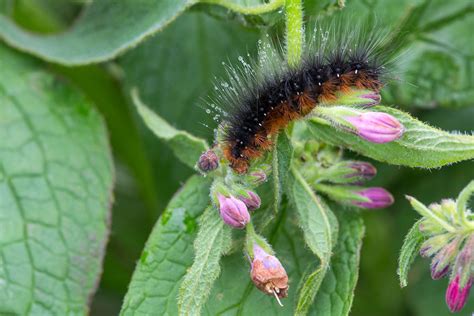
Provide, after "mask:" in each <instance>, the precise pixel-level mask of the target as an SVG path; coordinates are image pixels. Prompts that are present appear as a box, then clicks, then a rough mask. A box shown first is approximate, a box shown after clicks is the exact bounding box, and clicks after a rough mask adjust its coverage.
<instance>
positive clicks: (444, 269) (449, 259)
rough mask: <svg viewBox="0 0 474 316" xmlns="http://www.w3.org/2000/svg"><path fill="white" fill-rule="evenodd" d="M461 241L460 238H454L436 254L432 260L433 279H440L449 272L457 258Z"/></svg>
mask: <svg viewBox="0 0 474 316" xmlns="http://www.w3.org/2000/svg"><path fill="white" fill-rule="evenodd" d="M459 242H460V240H459V238H456V239H454V240H453V241H451V242H450V243H449V244H447V245H445V246H444V247H443V248H442V249H441V250H440V251H439V252H438V253H437V254H436V256H434V258H433V260H432V261H431V277H432V278H433V280H437V279H440V278H442V277H443V276H445V275H446V274H447V273H448V271H449V269H450V267H451V265H452V263H453V261H454V258H456V254H457V251H458V247H459Z"/></svg>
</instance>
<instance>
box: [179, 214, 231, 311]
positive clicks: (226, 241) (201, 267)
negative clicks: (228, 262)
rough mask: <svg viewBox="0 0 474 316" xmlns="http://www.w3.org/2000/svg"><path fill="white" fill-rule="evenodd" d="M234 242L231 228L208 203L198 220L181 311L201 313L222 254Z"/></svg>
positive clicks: (180, 290) (181, 288) (181, 301)
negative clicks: (191, 261)
mask: <svg viewBox="0 0 474 316" xmlns="http://www.w3.org/2000/svg"><path fill="white" fill-rule="evenodd" d="M231 245H232V240H231V228H230V227H229V226H227V225H226V224H225V223H224V221H223V220H222V219H221V217H220V215H219V211H218V210H217V209H216V208H215V207H214V206H212V205H211V206H209V207H208V208H207V209H206V211H205V212H204V214H203V215H202V218H201V219H200V221H199V232H198V234H197V236H196V240H195V241H194V250H195V251H194V252H195V255H194V262H193V265H192V266H191V267H190V268H189V269H188V271H187V273H186V275H185V276H184V278H183V282H182V283H181V287H180V289H179V296H178V311H179V314H180V315H199V314H200V312H201V310H202V307H203V305H204V304H206V301H207V298H208V297H209V293H210V292H211V289H212V286H213V284H214V281H215V280H216V279H217V277H218V276H219V274H220V272H221V267H220V261H221V257H222V256H223V255H224V254H226V253H227V252H228V251H229V250H230V247H231Z"/></svg>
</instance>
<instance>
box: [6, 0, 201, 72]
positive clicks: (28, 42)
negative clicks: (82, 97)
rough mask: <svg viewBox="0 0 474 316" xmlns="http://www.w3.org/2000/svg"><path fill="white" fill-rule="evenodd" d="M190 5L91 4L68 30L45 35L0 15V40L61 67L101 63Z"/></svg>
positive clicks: (133, 0)
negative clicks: (24, 28)
mask: <svg viewBox="0 0 474 316" xmlns="http://www.w3.org/2000/svg"><path fill="white" fill-rule="evenodd" d="M194 2H195V1H194V0H175V1H160V0H139V1H137V0H124V1H115V0H101V1H94V2H92V3H91V4H89V5H88V6H86V7H85V10H84V12H83V13H82V14H81V16H80V17H79V19H78V20H77V21H75V23H74V24H73V25H72V27H71V28H70V29H69V30H67V31H65V32H61V33H57V34H53V35H47V36H44V35H43V36H42V35H37V34H33V33H29V32H27V31H25V30H23V29H21V28H20V27H19V26H18V25H16V24H15V23H14V22H13V21H11V20H10V19H9V18H7V17H6V16H3V15H0V39H3V40H4V41H5V42H6V43H8V44H9V45H11V46H13V47H15V48H17V49H20V50H23V51H25V52H28V53H31V54H33V55H35V56H38V57H40V58H42V59H44V60H47V61H50V62H55V63H59V64H63V65H84V64H90V63H96V62H102V61H105V60H109V59H112V58H114V57H116V56H117V55H119V54H120V53H123V52H124V51H125V50H126V49H129V48H131V47H133V46H135V45H137V44H138V43H139V42H140V41H142V40H143V39H144V38H146V37H147V36H150V35H151V34H153V33H155V32H157V31H159V30H161V29H162V28H163V27H165V26H166V25H168V24H169V23H171V22H172V21H173V20H174V19H175V18H176V17H177V16H178V15H179V14H180V13H182V12H183V11H184V10H186V8H188V7H190V6H191V5H192V4H193V3H194Z"/></svg>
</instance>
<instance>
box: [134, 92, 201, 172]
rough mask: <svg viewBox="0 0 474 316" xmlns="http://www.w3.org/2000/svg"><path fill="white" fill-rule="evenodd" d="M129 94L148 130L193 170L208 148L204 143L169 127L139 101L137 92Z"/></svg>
mask: <svg viewBox="0 0 474 316" xmlns="http://www.w3.org/2000/svg"><path fill="white" fill-rule="evenodd" d="M131 94H132V99H133V103H134V104H135V106H136V107H137V110H138V113H139V114H140V116H141V117H142V119H143V121H145V124H146V125H147V126H148V128H150V129H151V130H152V131H153V132H154V133H155V135H156V136H158V137H159V138H160V139H162V140H164V141H166V143H167V144H168V145H169V146H170V147H171V149H172V150H173V152H174V154H175V155H176V157H177V158H178V159H179V160H181V161H182V162H183V163H185V164H186V165H187V166H189V167H191V168H194V166H195V165H196V162H197V161H198V159H199V156H200V155H201V154H202V153H203V152H204V151H206V150H207V148H208V145H207V143H206V141H205V140H204V139H201V138H197V137H195V136H193V135H191V134H189V133H187V132H185V131H180V130H177V129H176V128H174V127H173V126H171V125H170V124H169V123H168V122H166V121H165V120H164V119H162V118H161V117H159V116H158V115H157V114H156V113H154V112H153V111H151V110H150V109H149V108H148V107H147V106H146V105H144V104H143V103H142V102H141V101H140V98H139V97H138V92H137V90H135V89H134V90H132V92H131Z"/></svg>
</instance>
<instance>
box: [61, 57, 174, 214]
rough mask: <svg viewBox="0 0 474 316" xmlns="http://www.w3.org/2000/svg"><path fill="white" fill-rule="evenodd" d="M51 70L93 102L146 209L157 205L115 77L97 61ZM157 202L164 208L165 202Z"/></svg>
mask: <svg viewBox="0 0 474 316" xmlns="http://www.w3.org/2000/svg"><path fill="white" fill-rule="evenodd" d="M54 70H55V71H57V72H59V74H61V75H62V76H66V77H67V79H69V80H71V82H72V83H74V84H75V85H77V86H78V87H79V88H80V89H81V91H83V92H84V94H85V95H86V96H87V97H88V98H90V99H91V100H92V101H93V102H94V105H95V106H96V107H97V109H98V110H99V111H100V113H101V114H102V115H103V116H104V118H105V122H106V123H107V128H108V131H109V133H110V142H111V144H112V149H113V152H114V154H115V155H116V158H118V160H120V161H121V162H123V163H124V164H126V165H127V167H128V168H129V169H130V171H131V173H132V174H133V176H134V177H135V179H136V180H137V185H138V186H139V188H140V191H141V192H140V193H141V195H142V197H143V199H144V200H145V203H146V206H147V208H148V212H149V213H152V212H153V211H155V210H156V209H158V200H160V202H161V200H162V199H163V197H162V192H161V191H160V190H158V189H160V188H157V187H156V182H155V179H153V174H152V172H151V170H152V166H151V163H150V161H149V158H148V157H147V154H146V151H145V146H144V144H143V140H142V139H141V138H140V135H139V132H138V128H137V124H136V122H135V121H134V119H133V116H132V109H131V108H130V107H129V105H128V102H127V101H126V99H125V96H124V94H123V93H122V89H121V87H120V86H119V82H118V80H115V79H114V78H113V76H112V75H111V74H110V73H109V72H107V71H106V69H104V67H100V66H97V65H89V66H82V67H74V68H70V67H62V66H55V67H54ZM124 126H127V128H124ZM160 206H161V208H164V206H165V205H160ZM153 219H154V218H153Z"/></svg>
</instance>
